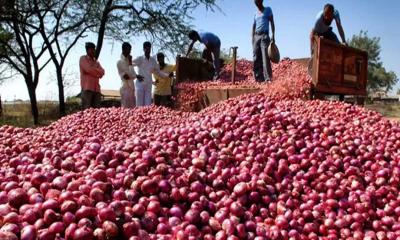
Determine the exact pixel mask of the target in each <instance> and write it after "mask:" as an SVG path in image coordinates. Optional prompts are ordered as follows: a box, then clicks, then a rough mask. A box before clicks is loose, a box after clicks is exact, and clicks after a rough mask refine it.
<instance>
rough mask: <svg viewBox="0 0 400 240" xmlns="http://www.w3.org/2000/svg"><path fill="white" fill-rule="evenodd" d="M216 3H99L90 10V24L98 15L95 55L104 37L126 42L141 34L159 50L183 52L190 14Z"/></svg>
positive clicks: (189, 0) (164, 0) (118, 0)
mask: <svg viewBox="0 0 400 240" xmlns="http://www.w3.org/2000/svg"><path fill="white" fill-rule="evenodd" d="M216 1H217V0H152V1H136V0H128V1H126V0H102V1H97V7H95V8H93V14H92V15H93V17H92V20H93V21H94V22H96V21H98V16H101V18H100V23H99V25H98V27H96V28H94V29H93V32H95V33H98V39H97V45H96V47H97V49H96V56H97V57H99V56H100V53H101V49H102V46H103V42H104V38H105V37H110V38H113V39H117V40H120V41H124V40H125V41H126V40H127V39H128V38H129V37H135V36H139V35H144V36H146V37H147V38H150V39H151V41H152V42H155V43H156V44H157V45H159V46H161V50H170V51H173V52H183V49H184V47H185V46H186V42H187V41H188V40H187V33H188V31H189V28H190V24H189V20H190V19H192V18H191V13H192V11H193V10H194V9H196V8H197V7H199V6H205V7H206V9H207V10H209V9H211V10H213V9H214V8H215V7H216Z"/></svg>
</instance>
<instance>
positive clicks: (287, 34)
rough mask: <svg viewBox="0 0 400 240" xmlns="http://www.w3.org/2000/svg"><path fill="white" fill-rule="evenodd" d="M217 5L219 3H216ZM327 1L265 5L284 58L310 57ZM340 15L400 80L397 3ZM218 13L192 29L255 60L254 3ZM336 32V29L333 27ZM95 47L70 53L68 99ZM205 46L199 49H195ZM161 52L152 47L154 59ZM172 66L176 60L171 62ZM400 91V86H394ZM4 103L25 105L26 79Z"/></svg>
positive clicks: (347, 5) (109, 84) (235, 0)
mask: <svg viewBox="0 0 400 240" xmlns="http://www.w3.org/2000/svg"><path fill="white" fill-rule="evenodd" d="M217 1H218V0H217ZM326 3H327V2H326V1H321V0H284V1H282V0H269V1H267V0H264V5H266V6H270V7H271V8H272V11H273V14H274V19H275V25H276V34H275V35H276V36H275V38H276V43H277V45H278V47H279V50H280V53H281V57H289V58H303V57H309V34H310V30H311V28H312V26H313V24H314V22H315V18H316V15H317V13H318V12H319V11H321V10H322V8H323V6H324V5H325V4H326ZM331 3H332V4H333V5H334V6H335V8H336V9H338V10H339V12H340V16H341V20H342V25H343V27H344V30H345V34H346V39H349V38H351V36H352V35H354V34H358V33H359V32H360V31H361V30H366V31H368V35H369V36H370V37H380V38H381V40H380V43H381V47H382V51H381V60H382V62H383V63H384V67H385V68H386V69H387V70H391V71H394V72H395V73H396V74H397V76H398V77H400V64H399V60H398V59H397V58H398V55H399V54H400V44H399V43H400V28H399V26H398V17H399V13H398V11H399V10H400V1H399V0H385V1H376V0H351V1H349V0H336V1H333V0H332V1H331ZM218 6H219V8H220V10H215V11H213V12H210V11H207V10H206V9H205V8H204V7H200V8H198V9H197V10H195V11H194V12H193V18H194V19H193V21H192V24H193V26H194V27H195V28H196V29H197V30H198V31H208V32H213V33H215V34H216V35H218V36H219V37H220V39H221V42H222V48H223V49H229V48H230V47H233V46H238V47H239V49H238V55H239V57H240V58H246V59H249V60H251V59H252V46H251V27H252V23H253V19H254V14H255V11H256V7H255V5H254V2H253V0H219V1H218ZM333 27H334V31H335V32H336V33H337V28H336V26H335V25H334V26H333ZM126 40H127V41H129V42H131V44H132V46H133V50H132V55H133V57H136V56H139V55H142V54H143V52H142V43H143V41H144V40H145V39H144V38H142V37H138V38H135V39H126ZM87 41H93V42H96V36H94V35H89V36H88V37H87V38H85V39H82V40H80V41H79V42H78V44H77V45H76V46H75V47H74V49H73V50H72V51H71V54H70V56H69V58H68V59H67V64H66V68H65V70H66V74H67V79H68V82H70V83H71V84H69V85H70V86H68V87H66V94H67V95H69V96H71V95H77V94H78V93H79V91H80V86H79V65H78V61H79V57H80V56H81V55H84V53H85V49H84V43H85V42H87ZM197 46H198V47H201V45H197ZM120 49H121V43H120V42H117V41H107V42H106V45H105V46H104V47H103V49H102V52H101V55H100V58H99V61H100V63H101V65H102V66H103V68H104V69H105V72H106V74H105V76H104V77H103V78H102V79H101V80H100V85H101V87H102V89H113V90H118V89H119V87H120V84H121V81H120V79H119V76H118V72H117V69H116V62H117V61H118V59H119V57H120V54H121V51H120ZM157 51H158V49H156V48H153V54H156V52H157ZM168 60H169V61H174V59H173V58H172V57H170V58H169V59H168ZM398 88H400V83H398V84H397V86H395V87H394V89H395V90H396V91H397V89H398ZM57 92H58V91H57V85H56V82H55V71H54V69H53V68H52V67H48V68H47V69H46V70H45V72H43V75H42V79H41V81H40V83H39V86H38V88H37V95H38V99H39V100H56V99H57V98H58V94H57ZM0 94H1V97H2V100H15V99H22V100H27V99H29V98H28V92H27V88H26V86H25V83H24V81H23V79H22V78H19V77H16V78H14V79H13V80H10V81H8V82H6V83H5V84H2V85H0Z"/></svg>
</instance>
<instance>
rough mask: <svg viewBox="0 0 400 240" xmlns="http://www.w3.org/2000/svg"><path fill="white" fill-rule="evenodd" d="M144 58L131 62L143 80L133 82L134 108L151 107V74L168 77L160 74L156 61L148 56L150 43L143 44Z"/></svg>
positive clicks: (162, 73)
mask: <svg viewBox="0 0 400 240" xmlns="http://www.w3.org/2000/svg"><path fill="white" fill-rule="evenodd" d="M143 51H144V56H140V57H138V58H136V59H135V60H133V61H132V65H133V66H137V67H138V69H139V75H140V76H143V79H139V78H137V79H136V80H135V93H136V94H135V95H136V106H138V107H141V106H149V105H151V95H152V94H151V88H152V84H153V78H152V74H153V73H155V74H157V75H159V76H161V77H169V75H168V74H166V73H164V72H162V71H161V70H160V67H159V66H158V63H157V60H156V59H155V58H153V57H151V56H150V53H151V43H150V42H145V43H143Z"/></svg>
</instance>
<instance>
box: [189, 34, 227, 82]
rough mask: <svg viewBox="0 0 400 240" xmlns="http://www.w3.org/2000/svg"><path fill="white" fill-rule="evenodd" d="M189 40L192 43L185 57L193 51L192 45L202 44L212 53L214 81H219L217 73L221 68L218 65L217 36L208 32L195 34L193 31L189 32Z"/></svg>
mask: <svg viewBox="0 0 400 240" xmlns="http://www.w3.org/2000/svg"><path fill="white" fill-rule="evenodd" d="M189 38H190V39H191V40H192V42H191V43H190V45H189V49H188V51H187V53H186V57H187V56H188V55H189V53H190V52H191V51H192V49H193V45H194V44H195V43H196V42H197V41H199V42H201V43H202V44H204V45H205V46H206V48H207V50H209V51H210V52H211V53H212V57H213V65H214V69H215V73H214V80H217V79H219V72H220V68H221V63H220V59H219V56H220V53H221V41H220V40H219V38H218V37H217V35H215V34H213V33H210V32H196V31H194V30H192V31H190V32H189Z"/></svg>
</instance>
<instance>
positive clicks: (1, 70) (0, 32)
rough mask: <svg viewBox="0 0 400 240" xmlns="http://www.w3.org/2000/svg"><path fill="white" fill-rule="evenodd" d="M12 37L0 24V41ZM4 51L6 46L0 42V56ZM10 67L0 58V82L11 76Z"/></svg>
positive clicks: (8, 39) (5, 40)
mask: <svg viewBox="0 0 400 240" xmlns="http://www.w3.org/2000/svg"><path fill="white" fill-rule="evenodd" d="M11 39H12V34H10V33H8V32H6V31H5V30H4V29H3V28H2V27H1V26H0V43H1V42H8V41H10V40H11ZM5 53H6V48H5V46H4V45H3V44H0V56H1V55H4V54H5ZM9 72H10V69H9V67H8V66H7V64H6V63H5V62H4V61H3V60H2V59H1V58H0V84H1V83H3V82H4V80H6V79H9V78H10V77H11V76H10V74H9Z"/></svg>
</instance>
